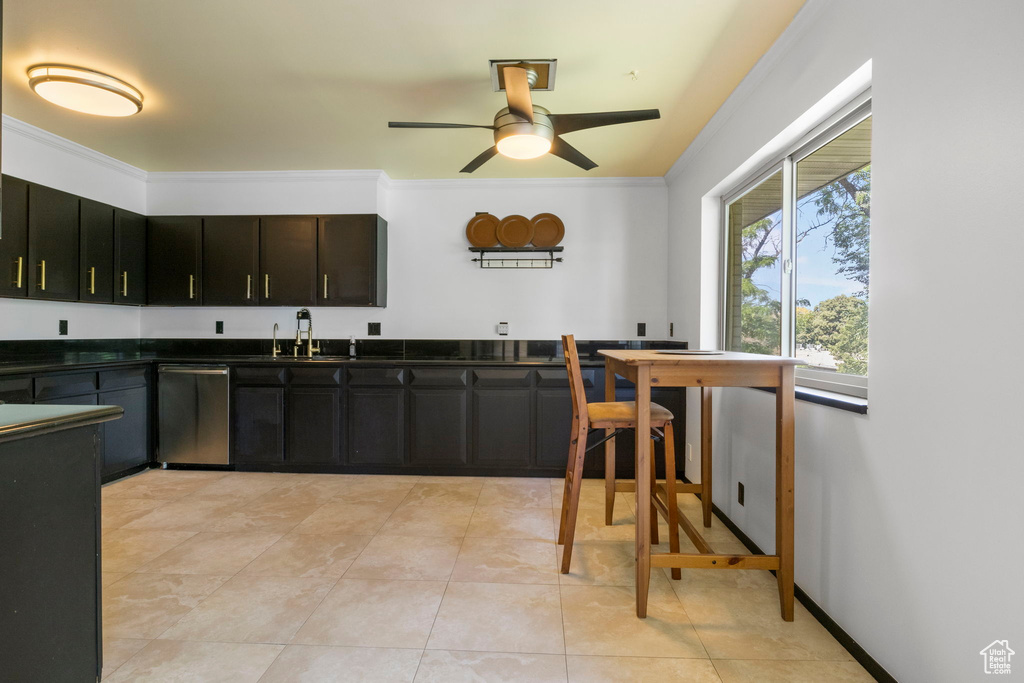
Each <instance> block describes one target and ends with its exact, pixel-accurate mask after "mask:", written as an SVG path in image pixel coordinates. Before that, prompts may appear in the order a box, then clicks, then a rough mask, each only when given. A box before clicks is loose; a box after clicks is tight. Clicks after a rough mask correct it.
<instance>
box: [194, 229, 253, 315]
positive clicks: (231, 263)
mask: <svg viewBox="0 0 1024 683" xmlns="http://www.w3.org/2000/svg"><path fill="white" fill-rule="evenodd" d="M259 246H260V219H259V218H256V217H253V216H208V217H206V218H204V219H203V305H204V306H253V305H255V304H256V290H257V289H258V286H259V282H258V280H259Z"/></svg>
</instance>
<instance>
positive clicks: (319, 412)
mask: <svg viewBox="0 0 1024 683" xmlns="http://www.w3.org/2000/svg"><path fill="white" fill-rule="evenodd" d="M340 399H341V390H340V389H328V388H321V387H289V389H288V396H287V414H288V422H287V427H286V429H285V433H286V434H287V441H288V443H287V449H286V451H285V452H286V454H287V461H288V462H293V463H337V462H339V459H340V454H341V418H342V412H341V405H340V404H341V400H340Z"/></svg>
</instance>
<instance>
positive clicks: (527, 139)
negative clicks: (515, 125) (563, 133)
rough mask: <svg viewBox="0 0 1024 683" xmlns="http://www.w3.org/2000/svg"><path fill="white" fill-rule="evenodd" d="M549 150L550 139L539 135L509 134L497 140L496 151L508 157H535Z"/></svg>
mask: <svg viewBox="0 0 1024 683" xmlns="http://www.w3.org/2000/svg"><path fill="white" fill-rule="evenodd" d="M549 151H551V140H549V139H547V138H544V137H541V136H540V135H533V134H527V135H509V136H508V137H504V138H502V139H501V140H498V152H500V153H501V154H502V155H503V156H507V157H509V158H510V159H536V158H537V157H539V156H543V155H545V154H547V153H548V152H549Z"/></svg>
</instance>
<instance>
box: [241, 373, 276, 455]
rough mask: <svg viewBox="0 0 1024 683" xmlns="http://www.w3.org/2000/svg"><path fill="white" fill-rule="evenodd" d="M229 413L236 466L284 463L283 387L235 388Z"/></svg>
mask: <svg viewBox="0 0 1024 683" xmlns="http://www.w3.org/2000/svg"><path fill="white" fill-rule="evenodd" d="M231 412H232V417H231V425H232V430H231V443H232V449H231V450H232V452H233V454H234V461H235V463H236V464H239V465H243V464H247V463H265V462H284V388H278V387H236V388H235V400H234V403H233V405H232V409H231Z"/></svg>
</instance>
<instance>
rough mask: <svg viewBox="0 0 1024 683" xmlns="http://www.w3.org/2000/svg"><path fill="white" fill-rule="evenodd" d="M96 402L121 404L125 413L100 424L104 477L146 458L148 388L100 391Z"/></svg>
mask: <svg viewBox="0 0 1024 683" xmlns="http://www.w3.org/2000/svg"><path fill="white" fill-rule="evenodd" d="M99 404H100V405H104V406H121V407H122V408H124V415H123V416H122V417H121V419H120V420H114V421H113V422H108V423H106V424H104V425H102V430H103V466H102V470H101V474H102V476H103V478H104V479H107V478H110V477H113V476H114V475H116V474H119V473H121V472H124V471H125V470H130V469H132V468H134V467H139V466H140V465H145V464H146V463H147V462H148V461H149V452H150V448H149V435H150V430H149V389H148V387H144V386H143V387H136V388H133V389H122V390H120V391H106V392H103V393H101V394H99Z"/></svg>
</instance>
